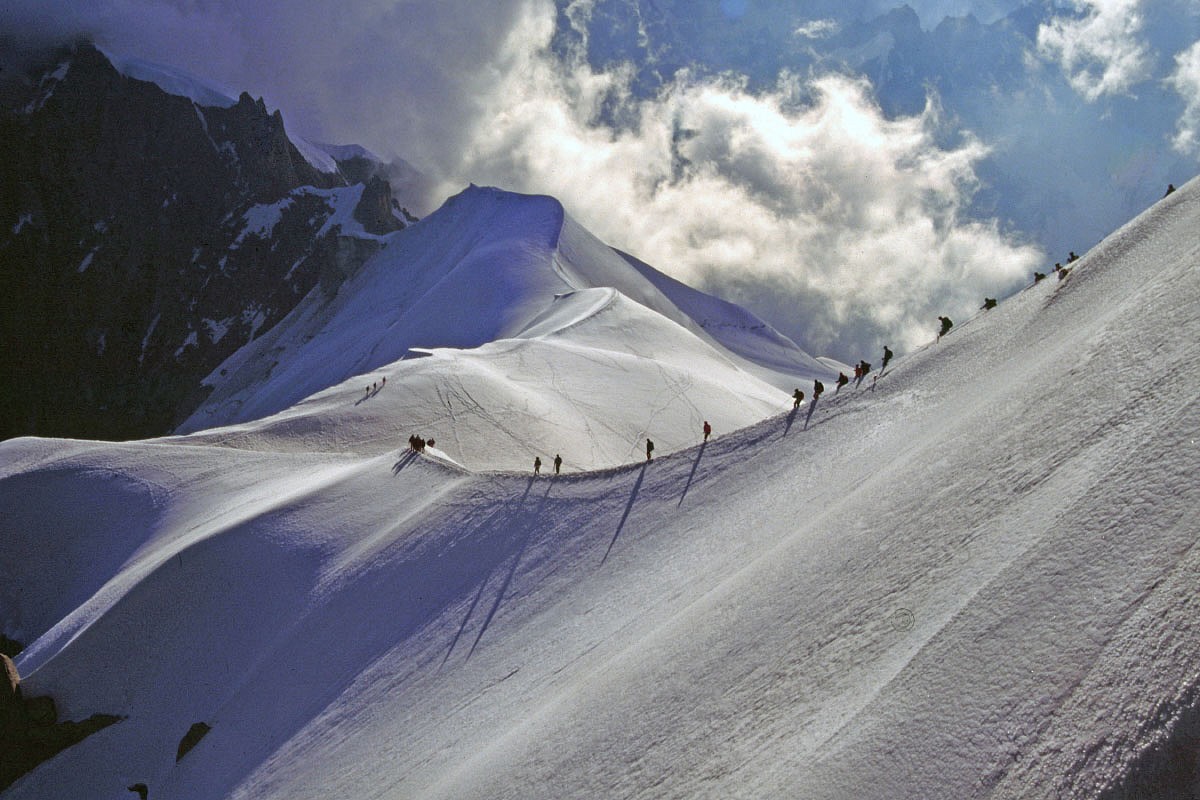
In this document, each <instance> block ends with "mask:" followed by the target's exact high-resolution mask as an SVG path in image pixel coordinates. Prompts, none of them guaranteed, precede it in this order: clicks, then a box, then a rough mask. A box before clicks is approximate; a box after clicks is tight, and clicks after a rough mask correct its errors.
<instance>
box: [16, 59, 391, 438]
mask: <svg viewBox="0 0 1200 800" xmlns="http://www.w3.org/2000/svg"><path fill="white" fill-rule="evenodd" d="M14 87H15V88H14ZM0 98H2V99H3V101H4V105H3V106H0V341H3V342H4V343H5V344H4V347H5V358H3V359H0V409H3V412H4V413H2V414H0V439H4V438H8V437H11V436H16V435H24V434H36V435H46V436H64V437H84V438H100V439H127V438H142V437H146V436H151V435H158V434H164V433H168V432H170V431H171V430H172V429H173V428H174V426H175V425H176V424H177V423H178V422H179V421H181V420H182V419H184V418H185V417H187V416H188V415H189V414H190V412H191V411H192V410H193V409H194V408H195V407H196V406H197V405H198V404H199V403H200V402H201V401H202V400H203V398H204V396H205V393H206V392H205V389H204V387H203V386H202V384H201V381H202V380H203V379H204V377H206V376H207V375H208V374H209V373H210V372H211V371H212V370H214V369H215V368H216V367H217V366H218V365H219V364H220V363H221V362H222V361H223V360H224V359H225V358H226V357H228V356H229V355H230V354H231V353H232V352H233V351H234V350H236V349H237V348H238V347H240V346H242V345H243V344H245V343H246V342H248V341H250V340H251V339H253V338H255V337H256V336H258V335H260V334H261V333H263V332H265V331H266V330H268V329H269V328H270V327H271V326H272V325H274V324H275V323H276V322H278V321H279V320H280V319H282V318H283V317H284V316H285V315H286V314H287V313H288V312H289V311H290V310H291V309H292V308H293V307H294V306H295V304H296V303H297V302H299V300H300V299H301V298H303V297H304V296H305V295H306V294H307V293H308V292H309V291H310V290H312V289H313V287H314V286H316V285H317V284H318V282H322V283H325V284H327V285H326V290H327V291H328V290H329V286H328V284H329V282H336V281H337V280H338V277H339V276H343V275H345V274H347V273H348V272H353V268H350V269H348V268H347V264H346V263H345V259H346V258H347V257H354V256H355V254H362V253H368V252H374V250H372V249H371V247H367V248H355V247H347V246H343V247H341V249H340V250H339V247H338V246H337V245H336V239H337V238H338V236H339V231H338V230H337V229H336V228H335V229H334V230H329V231H323V230H322V229H323V227H324V226H325V224H326V222H327V221H328V220H329V219H330V217H331V216H332V214H333V213H334V211H335V203H336V202H337V200H338V198H337V197H335V196H334V195H333V194H332V193H331V192H330V191H328V190H330V189H334V188H337V187H340V186H345V185H346V184H347V181H346V179H345V177H344V176H343V175H342V174H341V173H322V172H320V171H318V170H317V169H316V168H315V167H313V166H312V165H311V164H309V163H308V162H307V161H306V160H305V159H304V158H303V157H302V156H301V154H300V153H299V151H298V150H297V149H296V147H295V146H294V145H293V144H292V142H291V141H290V140H289V139H288V137H287V133H286V131H285V129H284V124H283V117H282V115H281V114H280V112H279V111H274V112H271V111H268V109H267V108H266V106H265V104H264V103H263V101H262V100H261V99H259V100H255V99H253V98H251V97H250V96H249V95H248V94H243V95H242V96H241V97H240V98H239V99H238V101H237V102H236V103H234V104H233V105H231V106H229V107H216V106H200V105H197V104H196V103H194V102H193V101H192V100H190V99H188V98H185V97H181V96H177V95H172V94H168V93H166V92H164V91H163V90H162V89H160V88H159V87H158V86H157V85H155V84H153V83H148V82H145V81H140V80H136V79H133V78H130V77H127V76H125V75H123V74H121V73H120V72H118V71H117V70H116V69H115V68H114V67H113V66H112V65H111V64H110V63H109V61H108V60H107V58H106V57H105V56H104V55H103V54H102V53H100V52H99V51H98V50H96V49H95V48H94V47H92V46H91V45H90V44H87V43H80V44H78V45H75V46H73V47H72V48H70V49H67V50H63V51H60V52H57V53H54V54H52V55H51V56H48V57H47V58H46V60H45V63H44V64H42V65H41V66H39V67H38V68H36V69H33V70H32V71H31V72H30V73H29V75H28V76H26V79H25V80H24V82H21V81H16V80H14V79H7V80H6V82H5V91H4V92H3V93H2V94H0ZM364 169H365V168H364ZM391 203H392V198H391V193H390V188H389V187H388V185H387V182H386V181H378V180H368V185H367V186H366V187H365V188H364V191H363V192H362V200H361V201H360V207H359V209H358V212H357V214H356V216H358V218H359V219H360V220H362V224H363V225H364V227H365V228H366V229H367V230H369V231H372V232H374V233H387V232H390V231H392V230H396V229H397V228H399V227H403V225H402V224H401V223H400V222H399V221H398V220H397V218H396V216H395V215H394V214H392V213H391V208H390V204H391ZM319 232H320V233H321V235H322V237H323V238H324V239H328V240H329V241H328V242H327V243H322V242H321V241H319V240H318V238H317V234H318V233H319ZM373 247H375V248H377V247H378V245H377V244H373ZM339 258H341V259H342V260H341V261H340V262H339V260H338V259H339ZM333 290H335V291H336V286H333Z"/></svg>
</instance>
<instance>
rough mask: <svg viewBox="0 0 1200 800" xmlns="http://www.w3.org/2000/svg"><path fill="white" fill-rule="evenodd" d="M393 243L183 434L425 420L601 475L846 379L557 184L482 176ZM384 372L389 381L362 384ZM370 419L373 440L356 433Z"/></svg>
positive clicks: (307, 311) (511, 454)
mask: <svg viewBox="0 0 1200 800" xmlns="http://www.w3.org/2000/svg"><path fill="white" fill-rule="evenodd" d="M387 242H388V244H387V247H386V248H385V249H384V250H383V251H382V252H381V253H380V254H379V255H377V256H376V257H375V258H373V259H372V260H371V261H369V262H368V263H367V264H366V265H365V266H364V267H363V268H362V270H361V271H360V272H359V273H358V274H356V275H355V276H353V277H352V278H351V279H349V280H348V281H346V282H345V283H344V284H343V285H342V286H341V288H340V290H339V291H338V293H337V295H336V297H333V298H329V297H328V296H326V295H325V294H324V293H322V292H319V291H314V292H313V293H312V294H310V296H309V297H307V298H306V299H305V301H304V302H302V303H301V304H300V305H299V306H298V307H297V308H296V310H295V311H294V312H293V313H292V314H291V315H290V316H289V317H288V318H286V319H285V320H283V321H282V322H281V323H280V324H279V325H278V326H276V327H275V328H274V329H272V330H271V331H270V332H268V333H267V334H266V335H264V336H262V337H260V338H259V339H257V340H256V341H254V342H252V343H251V344H249V345H247V346H246V347H244V348H243V349H242V350H240V351H238V352H237V353H235V354H234V355H233V356H231V357H230V358H229V360H228V361H226V363H225V364H223V365H222V366H221V367H220V368H219V369H218V370H217V371H216V372H215V373H214V374H213V375H211V376H210V377H209V379H208V380H209V382H210V383H212V384H214V385H215V389H214V391H213V394H212V395H211V397H209V399H208V400H207V401H206V402H205V403H204V404H203V405H202V406H201V407H200V408H199V409H198V410H197V411H196V413H195V414H193V415H192V417H191V418H189V419H188V420H187V421H186V422H185V423H184V424H183V425H182V426H181V428H180V432H183V433H187V432H193V431H197V430H200V429H210V428H213V427H214V426H229V425H234V426H235V427H233V428H232V429H231V428H228V427H224V428H220V429H218V430H214V431H211V432H209V433H207V434H205V435H204V436H202V437H201V439H202V440H203V441H206V442H212V443H223V444H234V445H236V446H251V447H284V448H288V449H290V448H291V447H293V446H297V445H299V446H303V447H310V446H314V445H315V446H319V447H321V448H323V449H338V450H350V451H354V452H360V453H377V452H381V451H383V450H386V449H388V448H391V447H395V446H396V445H397V444H398V443H400V442H404V441H407V438H408V436H409V435H410V434H411V433H413V432H418V433H422V435H425V436H433V437H434V438H435V440H437V441H440V442H445V443H446V446H447V448H448V449H447V453H448V454H449V455H450V456H451V457H452V458H453V459H454V460H455V461H457V462H459V463H461V464H465V465H469V466H471V467H473V468H489V469H490V468H505V469H516V468H521V467H523V466H526V465H528V464H531V463H532V461H533V458H534V456H535V455H536V454H538V453H545V452H546V451H547V450H553V451H555V452H563V453H564V456H563V457H564V459H566V460H567V462H568V464H570V465H571V466H572V467H574V468H576V469H579V468H582V469H595V468H598V467H604V466H613V465H615V464H620V463H627V462H629V461H630V460H633V458H634V457H635V456H636V451H637V449H638V448H640V447H643V446H644V439H645V437H646V436H650V437H651V438H653V439H655V441H656V446H658V447H659V450H658V452H659V453H665V452H669V451H671V450H675V449H678V448H680V447H684V446H687V445H689V444H691V443H693V442H694V441H695V437H696V434H697V432H698V431H699V429H700V426H701V425H702V423H703V422H704V421H705V420H706V419H707V420H709V421H710V422H712V423H713V424H715V425H716V426H717V429H718V430H724V431H728V430H731V429H733V428H737V427H743V426H745V425H748V424H750V423H752V422H756V421H758V420H760V419H762V418H763V417H765V416H767V415H769V414H772V413H775V412H776V411H778V410H780V409H782V408H784V407H786V405H787V403H788V402H790V401H789V397H788V395H787V394H785V391H784V389H785V387H786V389H788V390H789V391H790V389H791V388H794V387H797V386H801V385H803V386H805V387H808V386H810V385H811V381H812V379H813V378H816V377H820V378H823V379H826V380H828V379H830V378H831V377H833V376H834V375H835V374H836V372H835V371H834V370H832V369H831V368H830V367H828V366H826V365H825V364H822V363H820V362H818V361H816V360H815V359H813V358H812V357H811V356H809V355H808V354H806V353H804V352H803V351H802V350H800V349H799V348H798V347H797V346H796V345H795V344H793V343H792V342H791V341H790V340H788V339H786V338H784V337H783V336H781V335H779V334H778V333H777V332H775V331H774V330H773V329H772V328H770V326H768V325H766V324H765V323H763V322H762V321H761V320H759V319H758V318H757V317H754V316H753V315H752V314H750V313H749V312H746V311H745V310H743V309H741V308H739V307H738V306H735V305H733V304H731V303H727V302H725V301H722V300H719V299H717V298H714V297H711V296H709V295H705V294H703V293H701V292H698V291H695V290H693V289H690V288H689V287H687V286H684V285H683V284H680V283H678V282H677V281H673V280H671V279H669V278H667V277H666V276H664V275H661V274H660V273H658V272H656V271H655V270H653V269H651V268H650V267H649V266H647V265H645V264H642V263H641V262H638V261H636V259H632V258H630V257H628V256H623V255H621V254H619V253H617V252H616V251H614V250H612V249H611V248H609V247H607V246H606V245H604V244H603V243H601V242H600V241H599V240H597V239H596V238H595V237H593V236H592V235H591V234H589V233H588V232H587V231H586V230H584V229H583V228H582V227H581V226H579V225H578V224H577V223H575V222H574V221H573V220H571V218H570V217H569V216H567V215H566V214H565V213H564V212H563V208H562V206H561V205H560V204H559V203H558V201H556V200H554V199H552V198H549V197H530V196H522V195H516V194H512V193H508V192H502V191H499V190H496V189H481V188H477V187H472V188H470V189H468V190H466V191H465V192H463V193H462V194H460V195H458V196H457V197H455V198H452V199H451V200H450V201H449V202H448V203H447V205H446V206H445V207H444V208H443V209H441V210H440V211H439V212H437V213H435V214H433V215H432V216H430V217H428V218H427V219H426V220H424V221H423V222H421V223H420V224H418V225H414V226H412V227H411V228H409V229H407V231H406V232H403V233H401V234H393V235H392V236H390V237H388V239H387ZM430 348H439V349H436V350H434V351H433V352H434V357H433V358H430V359H416V358H415V357H417V356H420V355H423V354H424V353H426V352H428V351H429V349H430ZM451 348H457V349H451ZM385 377H386V378H387V379H388V384H387V391H386V392H382V391H380V392H372V391H368V385H369V384H374V383H376V382H381V381H382V379H383V378H385ZM766 380H769V381H770V383H767V382H766ZM772 384H773V385H772ZM331 387H332V388H331ZM304 398H310V399H309V400H307V401H304V402H301V401H302V400H303V399H304ZM501 398H502V399H501ZM272 414H275V415H277V416H276V417H274V418H272V419H269V420H267V421H266V422H265V423H263V424H258V423H254V424H250V425H249V426H245V425H243V424H241V423H247V422H250V421H253V420H258V419H260V418H262V417H264V416H267V415H272ZM364 418H368V419H371V420H373V421H374V422H373V423H372V425H371V426H369V429H370V430H371V431H373V432H372V433H371V434H370V436H369V437H368V438H367V439H366V440H364V439H363V438H362V437H361V436H359V435H357V434H355V433H352V432H351V431H361V430H362V425H361V423H362V420H363V419H364ZM381 432H386V433H383V435H381ZM268 440H270V441H268ZM289 442H291V444H289Z"/></svg>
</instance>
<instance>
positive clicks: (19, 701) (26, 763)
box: [0, 655, 122, 791]
mask: <svg viewBox="0 0 1200 800" xmlns="http://www.w3.org/2000/svg"><path fill="white" fill-rule="evenodd" d="M0 669H2V670H3V673H4V681H3V683H0V791H2V790H4V789H7V788H8V787H9V786H11V785H12V784H13V782H15V781H16V780H17V778H19V777H21V776H22V775H24V774H25V773H26V772H29V771H30V770H31V769H33V768H34V767H36V766H37V765H38V764H41V763H42V762H43V761H46V760H47V759H49V758H52V757H53V756H54V755H55V754H57V753H59V752H61V751H63V750H65V749H67V748H68V747H70V746H71V745H73V744H77V743H78V742H81V741H83V740H84V739H86V738H87V737H88V736H90V735H92V734H93V733H95V732H96V731H98V730H101V729H103V728H107V727H108V726H109V725H112V724H113V723H114V722H119V721H120V720H121V719H122V718H121V717H117V716H114V715H112V714H93V715H92V716H90V717H88V718H87V719H86V720H83V721H82V722H59V721H58V709H57V708H56V706H55V704H54V698H52V697H49V696H45V695H42V696H39V697H23V696H22V693H21V685H20V684H21V680H20V676H19V675H18V674H17V668H16V666H15V665H14V664H13V662H12V659H10V658H9V657H8V656H4V655H0Z"/></svg>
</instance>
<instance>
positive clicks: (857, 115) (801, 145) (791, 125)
mask: <svg viewBox="0 0 1200 800" xmlns="http://www.w3.org/2000/svg"><path fill="white" fill-rule="evenodd" d="M530 12H531V13H530V14H529V16H528V17H527V18H526V20H525V21H524V23H523V24H521V25H518V26H516V27H515V28H514V30H513V34H512V36H511V37H510V40H509V48H508V56H507V58H506V63H507V64H508V65H509V67H510V69H508V70H505V71H503V72H498V73H497V81H496V83H495V84H494V85H493V86H492V87H491V89H490V91H489V92H488V94H487V97H486V99H484V98H481V102H483V103H485V105H486V107H485V108H484V109H483V111H484V113H483V114H482V115H481V117H480V118H479V121H478V124H477V126H476V127H475V129H474V130H473V131H472V132H471V134H470V137H469V138H470V142H471V146H470V148H469V149H468V150H467V151H465V152H464V156H465V158H464V159H463V160H462V161H461V163H458V164H456V165H448V166H450V167H451V168H450V169H449V170H448V172H449V174H452V175H456V176H467V175H469V176H471V177H472V179H474V180H476V181H486V182H491V183H497V184H499V185H503V186H508V187H511V188H516V189H519V190H524V191H537V192H545V193H549V194H553V195H555V196H557V197H559V198H560V199H561V200H562V201H563V202H564V204H565V205H566V206H567V209H568V211H569V212H570V213H571V214H572V215H573V216H575V217H576V218H577V219H579V220H580V221H581V222H583V223H584V224H585V225H586V226H587V227H589V228H590V229H591V230H593V231H594V232H595V233H596V234H597V235H598V236H600V237H601V238H602V239H604V240H605V241H608V242H609V243H611V244H613V245H614V246H617V247H620V248H622V249H625V250H627V251H629V252H631V253H633V254H634V255H636V256H638V257H639V258H641V259H643V260H645V261H647V262H648V263H650V264H652V265H654V266H656V267H658V268H659V269H662V270H664V271H666V272H668V273H670V274H672V275H674V276H676V277H679V278H681V279H683V280H686V281H689V282H693V283H699V284H701V285H704V286H706V287H707V288H709V289H712V290H715V291H717V292H718V293H719V294H722V295H724V296H727V297H729V298H730V299H733V300H737V301H741V302H744V303H746V304H747V305H749V306H750V307H752V308H754V309H756V310H758V311H759V313H760V314H762V315H763V316H765V317H767V318H768V319H769V320H770V321H772V322H773V323H774V324H775V325H776V327H779V328H780V329H781V330H783V331H784V332H785V333H788V334H790V335H793V336H794V337H796V338H797V339H798V340H799V341H800V342H801V343H802V344H803V345H804V346H806V347H808V348H809V349H811V350H813V351H815V352H818V353H832V354H834V355H837V356H840V357H842V358H844V359H850V358H856V357H857V356H859V355H862V354H866V353H869V352H871V351H873V350H875V349H878V347H879V346H880V345H881V344H882V343H883V342H885V341H888V342H891V343H892V344H893V346H896V345H900V346H902V347H910V346H914V345H916V344H918V343H920V342H922V341H925V340H927V339H928V338H929V337H930V335H931V331H932V330H933V328H934V325H935V324H936V323H935V319H936V316H937V315H938V314H941V313H951V314H958V315H960V316H961V315H963V314H966V313H970V312H971V311H973V310H974V309H976V308H977V307H978V306H979V304H980V303H981V302H982V298H983V297H984V295H985V294H986V295H991V296H994V295H996V294H1001V293H1003V292H1005V291H1006V290H1011V289H1012V288H1014V287H1015V286H1016V285H1018V284H1019V283H1020V282H1021V281H1022V280H1025V279H1027V278H1028V277H1029V276H1030V274H1031V272H1032V269H1033V268H1035V266H1036V265H1037V264H1038V263H1040V254H1039V253H1037V252H1036V251H1035V250H1034V249H1033V248H1030V247H1025V246H1022V245H1020V244H1019V243H1015V242H1013V241H1012V240H1010V239H1009V238H1008V237H1007V236H1005V235H1004V234H1003V233H1002V232H1001V231H1000V230H999V229H998V227H997V226H996V225H994V224H986V223H980V222H973V221H969V220H968V219H966V216H965V213H964V211H965V208H966V205H967V204H968V203H969V201H970V199H971V197H972V195H973V193H974V191H975V190H976V189H977V188H978V185H977V178H976V175H975V172H974V167H975V165H976V164H977V163H978V161H979V160H980V159H982V158H983V157H984V156H985V155H986V148H985V147H984V146H983V145H982V144H980V143H979V142H978V141H977V140H975V139H972V138H970V137H967V138H966V139H965V141H963V143H962V144H960V145H959V146H958V147H955V148H951V149H945V148H942V147H939V146H938V145H937V144H936V143H935V137H934V133H935V131H936V129H937V127H938V125H939V124H940V122H941V121H940V119H939V116H938V113H937V108H936V106H935V105H933V104H930V105H929V107H928V108H927V109H926V111H925V112H924V113H923V114H921V115H918V116H914V117H909V118H902V119H896V120H889V119H887V118H886V117H885V116H884V114H883V112H882V111H881V110H880V108H879V107H878V105H877V104H876V103H875V101H874V99H873V97H872V94H871V91H870V87H869V85H868V84H867V83H866V82H865V81H860V80H852V79H849V78H846V77H841V76H828V77H823V78H820V79H817V80H815V81H812V82H801V81H799V80H798V79H795V78H791V79H786V80H784V81H783V82H781V83H780V85H779V86H778V87H777V89H776V90H775V91H772V92H769V93H757V94H755V93H751V92H749V91H748V90H747V89H746V88H745V86H744V84H743V82H741V81H740V80H738V79H736V78H733V77H726V78H722V79H706V80H693V79H689V78H688V77H686V76H685V77H682V78H680V79H678V80H677V81H675V82H674V83H673V84H672V85H671V86H669V87H668V88H667V89H666V90H664V92H662V93H661V94H660V95H659V96H658V97H656V98H654V99H653V100H635V99H634V98H633V97H632V96H631V94H630V93H629V91H628V87H627V78H628V76H627V75H626V74H624V73H622V72H621V71H615V72H605V73H599V72H595V71H593V70H592V69H591V68H590V67H589V66H588V65H587V64H586V62H585V61H584V60H583V59H582V58H578V59H575V60H574V61H573V62H571V63H568V64H566V65H564V64H563V63H562V62H561V61H559V60H556V59H553V58H551V57H550V56H549V55H548V54H547V51H546V44H547V43H548V40H549V36H550V29H549V27H548V26H549V20H548V19H547V15H546V14H543V13H537V12H538V8H537V6H531V7H530ZM614 105H615V106H619V107H620V110H621V113H620V114H619V115H618V116H620V118H622V119H625V120H635V122H634V123H633V124H628V125H625V126H622V127H620V128H617V127H613V126H609V125H605V124H603V123H601V122H599V120H600V118H601V113H600V112H601V109H602V108H609V109H611V108H612V107H613V106H614Z"/></svg>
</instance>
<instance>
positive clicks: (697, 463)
mask: <svg viewBox="0 0 1200 800" xmlns="http://www.w3.org/2000/svg"><path fill="white" fill-rule="evenodd" d="M706 447H708V442H701V443H700V449H699V450H697V451H696V460H695V461H693V462H692V471H691V473H690V474H689V475H688V479H687V484H686V485H685V486H684V487H683V494H681V495H679V505H677V506H675V507H676V508H679V507H680V506H682V505H683V498H685V497H687V493H688V489H690V488H692V478H694V477H696V467H698V466H700V458H701V457H702V456H703V455H704V448H706ZM640 480H641V479H640V478H639V482H640ZM634 491H635V492H636V491H637V489H636V488H635V489H634ZM629 503H630V505H633V500H632V499H631V500H630V501H629ZM625 515H626V516H628V515H629V510H628V509H626V510H625ZM621 524H622V525H624V524H625V520H624V519H622V520H621ZM614 541H615V540H614Z"/></svg>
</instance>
